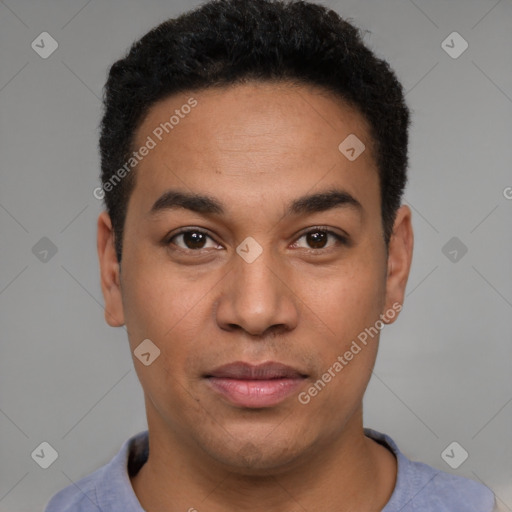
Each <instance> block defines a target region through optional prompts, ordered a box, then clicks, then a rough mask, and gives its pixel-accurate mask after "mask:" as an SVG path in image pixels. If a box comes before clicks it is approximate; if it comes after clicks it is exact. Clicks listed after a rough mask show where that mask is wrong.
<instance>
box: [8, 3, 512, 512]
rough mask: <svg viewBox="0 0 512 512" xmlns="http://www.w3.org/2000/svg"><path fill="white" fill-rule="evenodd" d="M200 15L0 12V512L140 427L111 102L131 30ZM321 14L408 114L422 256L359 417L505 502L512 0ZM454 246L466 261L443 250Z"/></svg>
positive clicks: (38, 9)
mask: <svg viewBox="0 0 512 512" xmlns="http://www.w3.org/2000/svg"><path fill="white" fill-rule="evenodd" d="M197 4H198V2H196V1H190V0H189V1H187V2H184V1H177V0H172V1H164V0H149V1H142V0H138V1H137V0H123V1H121V0H115V1H99V0H89V1H87V0H73V1H71V0H67V1H64V0H55V1H51V0H43V1H38V2H34V1H28V0H16V1H15V0H5V1H3V2H0V109H1V116H0V135H1V136H0V145H1V148H0V149H1V151H0V169H1V173H2V174H1V179H2V181H1V183H2V186H1V189H0V229H1V240H2V243H1V248H0V257H1V269H0V315H1V336H2V340H1V349H2V352H1V358H0V432H1V441H0V443H1V444H0V449H1V453H0V510H1V511H9V512H11V511H32V512H33V511H35V510H42V508H43V506H44V504H45V503H46V502H47V500H48V499H49V498H50V496H51V495H53V494H54V493H55V492H56V491H57V490H59V489H61V488H63V487H64V486H66V485H69V484H70V483H72V482H76V481H77V480H78V479H80V478H81V477H83V476H85V475H86V474H88V473H90V472H91V471H93V470H94V469H96V468H98V467H99V466H100V465H102V464H104V463H106V462H107V461H108V460H110V458H111V457H112V456H113V455H114V454H115V453H117V451H118V449H119V448H120V446H121V444H122V442H123V441H124V440H126V439H127V438H128V437H129V436H131V435H133V434H134V433H136V432H138V431H140V430H143V429H145V428H146V422H145V412H144V407H143V396H142V392H141V390H140V388H139V384H138V381H137V378H136V375H135V371H134V370H133V368H132V361H131V357H130V353H129V349H128V343H127V338H126V332H125V330H124V329H122V328H120V329H112V328H110V327H108V326H107V325H106V323H105V322H104V320H103V312H102V305H103V299H102V296H101V290H100V286H99V272H98V267H97V256H96V242H95V234H96V218H97V215H98V213H99V212H100V211H101V204H100V203H99V201H98V200H96V199H95V198H94V197H93V195H92V191H93V189H94V188H95V187H97V186H98V184H99V181H98V172H99V157H98V153H97V140H98V132H97V125H98V123H99V120H100V114H101V110H100V98H101V92H102V86H103V84H104V81H105V79H106V72H107V68H108V66H109V65H110V64H111V63H112V62H113V61H114V60H116V59H117V58H119V57H120V56H121V55H122V53H124V51H125V50H126V49H127V47H128V46H129V45H130V44H131V43H132V42H133V41H134V40H135V39H136V38H138V37H140V36H142V35H143V34H144V33H145V32H146V31H147V30H149V29H150V28H151V27H153V26H154V25H156V24H158V23H159V22H161V21H163V20H164V19H166V18H168V17H171V16H174V15H176V14H177V13H180V12H182V11H184V10H186V9H188V8H190V7H192V6H195V5H197ZM324 4H325V5H329V6H331V7H333V8H334V9H336V10H337V11H338V12H339V13H340V14H342V15H344V16H345V17H348V18H349V19H351V20H352V21H353V22H354V23H355V24H356V25H358V26H360V27H362V28H364V29H367V30H369V31H370V32H368V33H367V34H366V36H365V40H366V41H367V43H368V44H369V46H370V47H371V48H372V49H374V51H376V52H377V53H378V54H379V55H380V56H382V57H384V58H386V59H387V60H388V61H389V62H390V63H391V65H392V67H393V68H394V69H395V70H396V72H397V74H398V76H399V78H400V80H401V81H402V83H403V84H404V87H405V89H406V91H407V96H406V99H407V101H408V104H409V105H410V107H411V109H412V114H413V126H412V129H411V145H410V183H409V186H408V188H407V191H406V196H405V198H406V202H407V203H408V204H409V205H410V206H411V208H412V210H413V224H414V229H415V236H416V244H415V253H414V262H413V266H412V271H411V276H410V280H409V285H408V288H407V298H406V301H405V306H404V310H403V312H402V314H401V316H400V318H399V321H398V322H397V323H396V324H394V325H391V326H389V327H386V328H385V330H384V332H383V333H382V337H381V347H380V352H379V357H378V361H377V365H376V368H375V375H374V377H373V379H372V381H371V383H370V385H369V388H368V392H367V395H366V399H365V407H366V409H365V425H366V426H368V427H372V428H375V429H377V430H381V431H383V432H386V433H388V434H390V435H391V436H392V437H393V438H395V440H396V441H397V442H398V444H399V446H400V448H401V449H402V450H403V451H404V452H405V453H406V454H407V455H408V456H409V457H411V458H414V459H418V460H421V461H423V462H426V463H428V464H431V465H433V466H436V467H438V468H440V469H443V470H445V471H448V472H453V473H456V474H460V475H464V476H467V477H470V478H473V479H476V480H481V481H483V482H484V483H486V484H487V485H488V486H490V487H491V488H492V489H493V490H494V492H495V493H496V495H497V496H498V498H499V499H500V501H501V505H502V507H504V509H505V510H512V485H511V482H512V440H511V439H512V436H511V434H512V379H511V375H512V368H511V366H512V363H511V361H512V345H511V343H510V341H511V333H512V325H511V318H512V314H511V313H512V286H511V283H512V264H511V261H512V258H511V254H512V229H511V223H510V219H511V214H512V200H511V199H507V197H506V196H507V195H508V197H512V189H507V187H512V172H511V164H512V144H511V135H512V116H511V113H512V73H511V60H512V59H511V48H512V30H511V27H512V24H511V21H512V1H511V0H501V1H496V0H489V1H487V0H479V1H476V0H473V1H468V0H457V1H454V0H452V1H450V2H446V1H442V0H430V1H428V2H427V1H421V0H414V2H413V1H412V0H386V1H382V0H379V1H377V0H364V1H362V0H346V1H345V0H339V1H336V0H331V1H326V2H324ZM43 31H47V32H49V33H50V34H51V35H52V36H53V38H55V39H56V40H57V42H58V44H59V47H58V49H57V50H56V51H55V52H54V53H53V54H52V55H51V56H50V57H49V58H47V59H43V58H41V57H40V56H39V55H38V54H37V53H36V52H35V51H34V50H33V49H32V48H31V43H32V41H33V40H35V39H36V38H37V36H38V35H39V34H40V33H41V32H43ZM453 31H457V32H458V33H460V34H461V36H462V37H463V38H464V39H465V40H466V41H467V42H468V44H469V47H468V49H467V50H466V51H465V52H464V53H463V54H462V55H460V56H459V57H458V58H456V59H454V58H452V57H450V56H449V55H448V54H447V53H446V52H445V51H444V49H443V48H442V46H441V43H442V41H443V40H445V38H446V37H447V36H448V35H449V34H450V33H452V32H453ZM450 44H451V43H450ZM454 44H455V43H454ZM458 44H459V43H456V44H455V47H456V49H457V48H460V46H457V45H458ZM507 192H509V193H508V194H507ZM43 237H47V238H48V239H50V240H51V242H52V243H53V244H54V245H55V246H56V248H57V253H56V254H55V255H53V256H52V253H51V252H50V253H48V255H46V261H44V255H43V253H41V252H38V251H37V250H34V252H35V253H36V254H34V252H33V247H34V246H35V245H36V244H37V243H38V242H39V241H40V239H41V238H43ZM452 237H457V239H458V240H457V241H456V242H455V243H456V244H458V247H457V245H456V246H454V247H455V248H456V250H457V251H458V252H457V258H458V260H457V261H455V262H454V261H451V260H450V259H449V257H448V256H450V254H449V252H448V251H451V250H452V249H453V248H452V247H451V246H448V248H447V249H444V252H443V247H444V246H445V244H446V243H447V242H448V241H449V240H450V239H451V238H452ZM47 243H48V242H47V241H43V242H40V244H43V246H44V244H47ZM452 243H453V242H452ZM461 244H464V246H466V247H467V249H468V251H467V253H466V254H465V255H463V257H460V256H461V254H462V252H461V247H462V245H461ZM38 247H39V251H41V246H36V249H37V248H38ZM43 248H44V247H43ZM445 253H446V254H448V256H446V255H445ZM453 256H454V253H452V255H451V256H450V257H451V258H452V259H453ZM40 258H43V261H41V259H40ZM43 441H46V442H49V443H50V444H51V445H52V446H53V447H54V448H55V449H56V450H57V452H58V458H57V460H56V461H55V462H54V463H53V464H52V465H51V466H50V467H49V468H48V469H42V468H40V467H39V466H38V465H37V464H36V462H35V461H34V460H33V459H32V458H31V453H32V452H33V450H34V449H35V448H36V447H37V446H38V445H39V444H40V443H41V442H43ZM452 441H457V442H458V443H460V445H462V446H463V447H464V448H465V449H466V450H467V451H468V453H469V458H468V459H467V460H466V461H465V462H464V463H463V464H462V465H461V466H460V467H459V468H458V469H457V470H452V469H451V468H450V467H449V466H448V465H447V464H446V463H445V461H444V460H443V459H442V458H441V453H442V451H443V450H444V449H445V448H446V447H447V446H448V445H449V444H450V443H451V442H452Z"/></svg>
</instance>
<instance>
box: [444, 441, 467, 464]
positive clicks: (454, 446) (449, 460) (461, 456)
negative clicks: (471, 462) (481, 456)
mask: <svg viewBox="0 0 512 512" xmlns="http://www.w3.org/2000/svg"><path fill="white" fill-rule="evenodd" d="M468 457H469V453H468V452H467V451H466V450H465V449H464V448H463V447H462V446H461V445H460V444H459V443H457V441H453V442H452V443H450V444H449V445H448V446H447V447H446V448H445V449H444V450H443V451H442V452H441V458H442V459H443V460H444V461H445V462H446V464H448V466H450V467H451V468H452V469H457V468H458V467H460V466H461V465H462V464H463V463H464V462H465V461H466V459H467V458H468Z"/></svg>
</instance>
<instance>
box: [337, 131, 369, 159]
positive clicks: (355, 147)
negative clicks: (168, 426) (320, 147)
mask: <svg viewBox="0 0 512 512" xmlns="http://www.w3.org/2000/svg"><path fill="white" fill-rule="evenodd" d="M338 149H339V151H340V153H341V154H342V155H343V156H345V158H347V159H348V160H350V161H351V162H353V161H354V160H356V158H358V157H359V156H360V155H361V153H362V152H363V151H364V150H365V149H366V146H365V145H364V143H363V141H362V140H360V139H359V138H358V137H357V136H356V135H354V134H353V133H351V134H350V135H349V136H348V137H347V138H345V139H344V140H343V141H342V142H341V143H340V145H339V146H338Z"/></svg>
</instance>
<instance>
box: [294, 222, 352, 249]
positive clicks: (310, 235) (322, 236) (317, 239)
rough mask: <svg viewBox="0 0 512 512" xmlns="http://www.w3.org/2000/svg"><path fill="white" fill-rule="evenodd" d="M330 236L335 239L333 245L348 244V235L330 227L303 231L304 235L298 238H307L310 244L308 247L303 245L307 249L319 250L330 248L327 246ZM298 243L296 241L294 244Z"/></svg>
mask: <svg viewBox="0 0 512 512" xmlns="http://www.w3.org/2000/svg"><path fill="white" fill-rule="evenodd" d="M329 237H332V238H333V239H334V240H335V242H334V244H332V245H331V247H332V246H336V245H348V240H347V238H346V237H344V236H342V235H339V234H338V233H335V232H334V231H331V230H329V229H326V228H320V227H318V228H317V227H315V228H314V229H310V230H309V231H307V232H306V233H303V235H302V236H301V237H300V238H299V239H298V240H301V239H302V238H305V240H306V243H307V244H308V246H306V247H304V246H303V247H304V248H305V249H313V250H319V249H326V248H329V247H326V244H327V242H328V240H329ZM297 243H298V242H295V244H294V245H296V244H297Z"/></svg>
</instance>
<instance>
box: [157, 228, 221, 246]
mask: <svg viewBox="0 0 512 512" xmlns="http://www.w3.org/2000/svg"><path fill="white" fill-rule="evenodd" d="M208 239H210V240H211V241H212V242H214V240H213V239H212V237H211V236H210V235H208V234H207V233H206V232H205V231H202V230H200V229H190V228H189V229H183V230H182V231H180V232H179V233H175V234H174V235H172V236H171V237H170V238H168V239H167V240H166V244H167V245H176V246H178V248H179V249H182V250H191V251H198V250H201V249H208V248H214V249H215V248H218V247H219V245H218V244H217V243H216V242H214V244H213V246H210V247H207V245H206V243H207V240H208ZM174 240H176V241H180V242H181V244H182V245H180V244H179V243H175V242H174Z"/></svg>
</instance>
